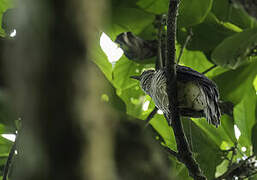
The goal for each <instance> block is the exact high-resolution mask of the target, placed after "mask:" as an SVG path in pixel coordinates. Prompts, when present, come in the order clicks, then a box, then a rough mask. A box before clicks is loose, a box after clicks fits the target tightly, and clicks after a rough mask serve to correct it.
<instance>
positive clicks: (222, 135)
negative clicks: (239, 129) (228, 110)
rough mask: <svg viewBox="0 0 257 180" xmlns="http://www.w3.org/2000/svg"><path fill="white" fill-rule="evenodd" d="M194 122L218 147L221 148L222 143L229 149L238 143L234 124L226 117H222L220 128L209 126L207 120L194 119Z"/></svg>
mask: <svg viewBox="0 0 257 180" xmlns="http://www.w3.org/2000/svg"><path fill="white" fill-rule="evenodd" d="M193 121H194V123H195V124H196V125H197V126H198V127H200V128H201V129H202V131H204V132H205V133H206V134H207V135H208V136H209V137H210V139H211V140H212V141H213V142H214V143H215V144H216V145H217V146H218V147H220V146H221V145H222V143H226V145H227V146H228V147H231V146H233V145H234V143H235V142H236V138H235V134H234V122H233V120H232V119H231V118H230V117H228V116H226V115H224V116H222V117H221V126H219V127H218V128H216V127H214V126H212V125H210V124H208V123H207V121H206V120H205V119H193Z"/></svg>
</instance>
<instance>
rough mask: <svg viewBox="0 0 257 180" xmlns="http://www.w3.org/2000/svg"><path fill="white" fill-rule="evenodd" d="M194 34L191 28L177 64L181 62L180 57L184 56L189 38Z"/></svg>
mask: <svg viewBox="0 0 257 180" xmlns="http://www.w3.org/2000/svg"><path fill="white" fill-rule="evenodd" d="M192 36H193V32H192V29H191V28H190V30H189V34H188V35H187V38H186V41H185V43H184V44H183V46H182V48H181V49H180V52H179V56H178V60H177V64H178V63H179V61H180V59H181V57H182V54H183V51H184V49H185V48H186V47H187V44H188V42H189V40H190V39H191V38H192Z"/></svg>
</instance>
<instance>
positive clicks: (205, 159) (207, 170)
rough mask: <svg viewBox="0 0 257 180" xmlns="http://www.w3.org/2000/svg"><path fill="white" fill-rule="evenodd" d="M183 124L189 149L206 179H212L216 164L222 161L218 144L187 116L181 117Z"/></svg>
mask: <svg viewBox="0 0 257 180" xmlns="http://www.w3.org/2000/svg"><path fill="white" fill-rule="evenodd" d="M183 125H184V130H185V133H186V135H187V138H188V140H189V144H190V146H191V149H192V151H193V152H194V153H195V155H196V160H197V162H198V163H199V164H200V167H201V169H202V171H203V173H204V174H205V175H206V176H207V179H214V176H215V171H216V166H217V165H218V164H220V163H221V162H222V157H221V154H220V150H219V146H217V145H216V144H215V142H214V141H213V140H212V139H210V137H209V136H208V135H207V134H206V133H205V132H204V131H202V129H200V128H199V127H198V126H197V125H196V124H195V123H194V122H192V121H190V120H189V119H188V118H183ZM209 126H210V125H209Z"/></svg>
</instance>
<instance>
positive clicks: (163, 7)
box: [137, 0, 170, 14]
mask: <svg viewBox="0 0 257 180" xmlns="http://www.w3.org/2000/svg"><path fill="white" fill-rule="evenodd" d="M169 2H170V1H169V0H139V1H138V2H137V5H138V6H139V7H141V8H142V9H144V10H145V11H147V12H150V13H154V14H163V13H167V12H168V7H169Z"/></svg>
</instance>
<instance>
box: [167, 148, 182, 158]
mask: <svg viewBox="0 0 257 180" xmlns="http://www.w3.org/2000/svg"><path fill="white" fill-rule="evenodd" d="M163 148H164V150H165V151H166V152H167V153H168V154H170V155H172V156H174V157H176V158H177V159H179V155H178V153H177V152H176V151H173V150H172V149H170V148H169V147H167V146H163Z"/></svg>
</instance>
